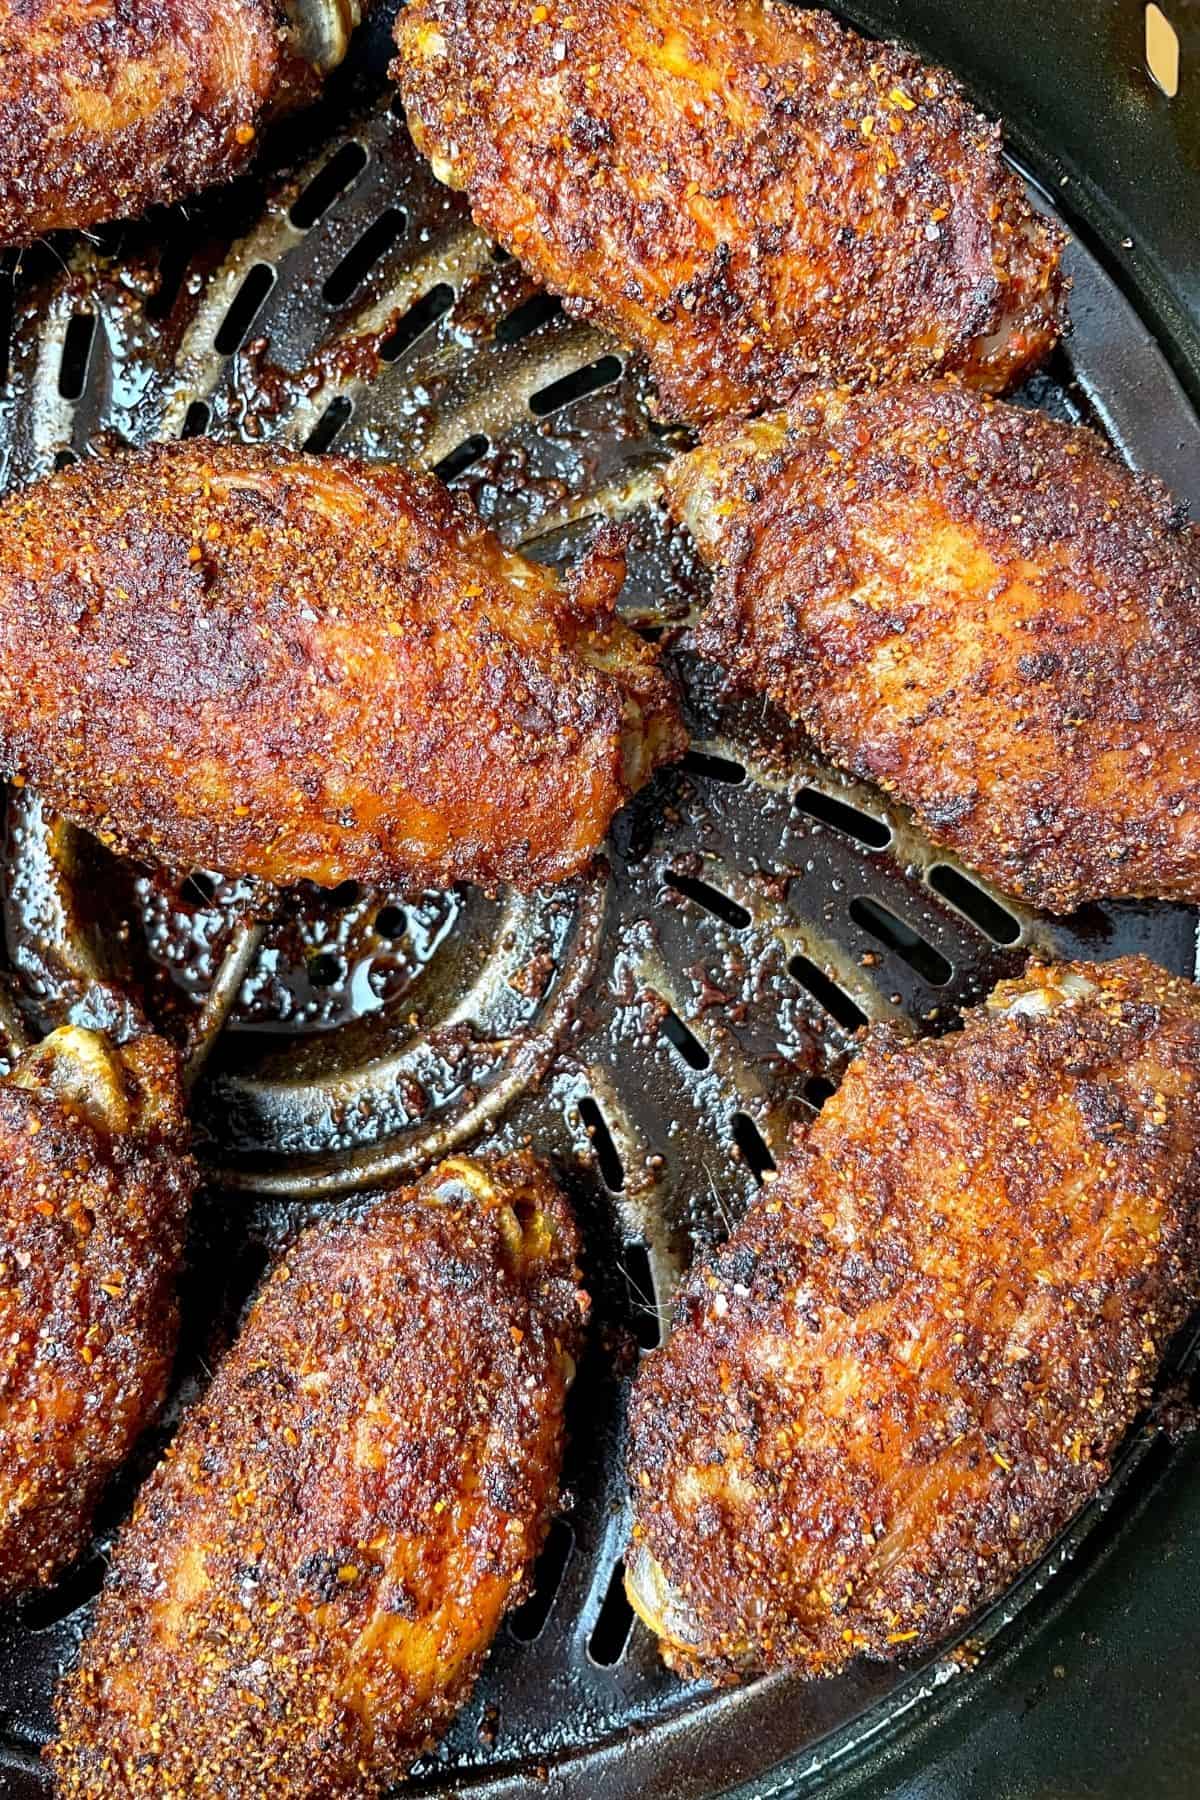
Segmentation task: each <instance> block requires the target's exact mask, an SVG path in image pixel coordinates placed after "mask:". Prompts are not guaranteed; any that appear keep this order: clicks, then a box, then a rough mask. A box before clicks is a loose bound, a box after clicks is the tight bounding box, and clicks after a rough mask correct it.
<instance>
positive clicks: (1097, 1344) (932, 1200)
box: [630, 957, 1200, 1675]
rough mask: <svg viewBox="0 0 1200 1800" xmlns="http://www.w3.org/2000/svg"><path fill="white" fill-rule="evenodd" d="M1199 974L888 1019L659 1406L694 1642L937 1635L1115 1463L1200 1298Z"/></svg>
mask: <svg viewBox="0 0 1200 1800" xmlns="http://www.w3.org/2000/svg"><path fill="white" fill-rule="evenodd" d="M1198 1090H1200V994H1198V992H1197V990H1196V989H1195V988H1194V987H1193V986H1192V984H1191V983H1189V982H1185V981H1180V980H1175V979H1172V978H1171V977H1169V976H1167V975H1166V974H1165V973H1164V972H1163V971H1162V970H1161V969H1158V968H1156V967H1154V965H1152V964H1151V963H1148V962H1147V961H1145V960H1144V959H1142V958H1136V957H1134V958H1127V959H1124V960H1122V961H1119V962H1114V963H1109V964H1076V965H1057V966H1054V965H1049V966H1047V965H1041V966H1039V965H1034V966H1032V967H1031V968H1030V969H1029V970H1028V971H1027V973H1026V974H1025V975H1024V976H1023V977H1022V978H1021V979H1019V980H1017V981H1010V982H1004V983H1002V984H1001V985H1000V986H999V987H998V988H997V989H996V990H995V992H994V993H993V995H992V996H991V998H990V1000H989V1001H988V1003H987V1005H986V1006H985V1007H981V1008H978V1009H976V1010H975V1011H973V1012H969V1013H968V1014H967V1015H966V1018H965V1027H964V1029H963V1030H962V1031H961V1032H959V1033H956V1034H953V1035H951V1036H948V1037H944V1038H941V1039H939V1040H937V1041H936V1042H928V1041H927V1042H921V1043H905V1042H903V1041H902V1040H901V1039H900V1038H899V1036H898V1035H895V1034H894V1029H893V1032H889V1031H888V1030H886V1029H876V1030H875V1031H873V1032H871V1033H870V1034H868V1036H867V1038H866V1041H865V1044H864V1047H863V1050H862V1054H861V1056H860V1057H859V1059H858V1060H857V1062H855V1063H854V1064H853V1065H852V1067H851V1069H850V1071H849V1073H848V1074H847V1076H846V1078H845V1080H844V1082H843V1084H842V1086H841V1088H840V1090H839V1091H838V1093H837V1094H836V1095H835V1096H834V1097H833V1098H832V1099H831V1100H829V1101H828V1102H827V1104H826V1106H825V1108H824V1111H823V1112H822V1113H821V1115H820V1117H819V1118H818V1119H817V1120H816V1121H815V1122H814V1123H813V1124H812V1126H811V1127H810V1128H809V1129H808V1131H807V1133H806V1135H804V1136H803V1137H802V1138H801V1139H800V1140H799V1142H798V1143H797V1145H796V1147H795V1150H794V1152H793V1154H792V1156H791V1157H790V1158H789V1160H788V1161H787V1163H786V1164H785V1166H784V1167H783V1168H782V1169H781V1170H780V1173H779V1177H778V1179H777V1181H776V1182H775V1183H774V1185H773V1186H771V1187H770V1188H769V1189H767V1191H766V1192H765V1194H764V1195H763V1197H762V1198H761V1199H760V1200H759V1201H758V1202H757V1203H756V1204H755V1205H754V1206H753V1207H752V1208H751V1210H750V1212H749V1213H748V1214H747V1216H746V1218H745V1219H744V1220H743V1222H742V1223H741V1225H740V1226H739V1227H738V1228H737V1230H736V1231H735V1232H734V1234H733V1236H732V1238H731V1239H730V1241H729V1243H728V1244H727V1245H726V1246H725V1247H724V1248H723V1249H722V1250H720V1251H718V1252H717V1254H716V1255H715V1256H714V1257H713V1258H712V1259H711V1261H709V1262H707V1263H706V1264H705V1265H704V1266H702V1267H701V1268H699V1269H697V1270H696V1271H695V1273H694V1274H693V1275H692V1276H691V1278H690V1279H689V1281H688V1282H687V1284H686V1286H685V1288H684V1290H683V1292H682V1295H681V1297H680V1300H679V1303H678V1306H677V1310H676V1326H675V1332H674V1335H673V1337H672V1338H671V1340H670V1342H669V1343H668V1345H667V1347H666V1348H665V1349H664V1350H662V1351H660V1352H658V1353H657V1354H656V1355H654V1356H652V1357H651V1358H649V1359H648V1361H647V1363H646V1365H645V1367H644V1369H643V1371H642V1373H641V1374H640V1376H639V1378H638V1382H637V1386H636V1389H635V1394H634V1401H633V1428H632V1430H633V1435H632V1449H631V1453H630V1472H631V1478H632V1482H633V1490H634V1504H635V1511H636V1526H635V1541H634V1548H633V1552H632V1555H631V1563H630V1568H631V1582H632V1586H633V1591H634V1593H635V1595H636V1597H637V1599H638V1604H639V1605H640V1606H641V1607H642V1609H643V1610H644V1611H646V1612H647V1613H649V1614H650V1615H651V1616H652V1617H653V1618H654V1620H655V1622H656V1623H657V1624H659V1625H660V1627H662V1628H664V1629H665V1631H666V1633H667V1636H668V1638H669V1639H673V1640H674V1641H669V1642H668V1644H667V1646H666V1654H667V1657H668V1660H670V1661H673V1662H675V1663H677V1664H678V1665H679V1666H681V1667H683V1668H688V1667H691V1666H693V1665H698V1666H700V1667H711V1668H713V1669H715V1670H717V1671H718V1672H719V1671H725V1672H729V1671H731V1670H742V1669H745V1668H771V1667H777V1666H781V1665H787V1664H793V1665H795V1666H797V1667H798V1668H799V1669H801V1670H804V1671H806V1672H807V1673H810V1674H814V1675H816V1674H827V1673H830V1672H833V1671H835V1670H837V1669H839V1668H840V1667H841V1666H842V1665H843V1664H844V1663H845V1662H846V1661H847V1659H848V1658H850V1657H851V1656H853V1655H855V1654H857V1653H859V1652H866V1653H867V1654H868V1655H870V1656H873V1657H891V1656H895V1655H899V1654H908V1653H909V1652H913V1653H916V1652H920V1651H923V1650H926V1649H928V1648H930V1647H931V1646H932V1645H934V1644H936V1643H937V1642H938V1641H939V1640H940V1639H942V1638H943V1637H944V1636H945V1635H946V1634H947V1633H948V1632H950V1631H952V1630H953V1629H954V1627H955V1626H956V1625H958V1624H959V1623H960V1622H961V1621H962V1620H964V1619H965V1618H966V1617H967V1616H968V1615H969V1614H970V1613H971V1612H972V1611H973V1610H974V1609H975V1608H976V1607H978V1606H979V1605H981V1604H982V1603H983V1602H985V1601H987V1600H990V1599H991V1598H993V1597H994V1596H996V1595H997V1594H998V1593H999V1592H1000V1591H1001V1590H1002V1589H1003V1588H1004V1587H1005V1586H1006V1585H1007V1584H1008V1583H1009V1582H1010V1581H1011V1580H1012V1579H1013V1578H1014V1577H1015V1576H1016V1575H1017V1574H1019V1573H1020V1571H1021V1570H1023V1569H1025V1568H1027V1567H1028V1566H1029V1565H1030V1564H1031V1563H1032V1562H1033V1561H1034V1560H1035V1559H1036V1558H1037V1557H1038V1556H1039V1555H1040V1554H1041V1552H1042V1551H1043V1550H1044V1549H1045V1547H1046V1545H1047V1544H1048V1543H1049V1542H1050V1540H1051V1539H1052V1538H1053V1537H1054V1536H1055V1535H1056V1534H1057V1533H1058V1532H1059V1531H1060V1530H1061V1529H1062V1528H1063V1527H1064V1526H1065V1525H1066V1524H1067V1522H1068V1521H1069V1520H1070V1518H1071V1517H1072V1515H1073V1514H1074V1513H1075V1512H1076V1511H1077V1509H1078V1508H1079V1507H1080V1506H1081V1505H1082V1503H1083V1502H1084V1501H1085V1500H1087V1499H1088V1497H1089V1496H1090V1495H1092V1494H1094V1493H1095V1492H1096V1490H1097V1489H1098V1488H1099V1487H1100V1486H1101V1485H1102V1483H1103V1482H1104V1481H1105V1480H1106V1479H1107V1476H1108V1472H1109V1467H1110V1462H1111V1458H1112V1455H1113V1452H1114V1450H1115V1448H1116V1446H1117V1445H1118V1443H1119V1441H1120V1439H1121V1437H1122V1435H1123V1434H1124V1432H1125V1431H1126V1429H1127V1427H1128V1426H1129V1424H1130V1421H1131V1420H1132V1419H1133V1417H1134V1415H1135V1414H1136V1413H1137V1411H1138V1410H1139V1409H1140V1408H1141V1407H1142V1406H1143V1405H1144V1403H1145V1401H1146V1399H1147V1396H1148V1393H1149V1389H1150V1384H1151V1381H1152V1379H1153V1376H1154V1372H1155V1368H1156V1365H1157V1363H1158V1360H1159V1357H1160V1355H1161V1352H1162V1350H1163V1347H1164V1345H1165V1344H1166V1342H1167V1340H1168V1339H1169V1338H1170V1336H1171V1335H1172V1333H1173V1332H1174V1331H1175V1330H1176V1328H1177V1327H1178V1326H1179V1325H1180V1324H1181V1323H1182V1322H1183V1320H1184V1317H1185V1315H1186V1313H1187V1311H1188V1310H1189V1308H1190V1307H1191V1305H1192V1304H1193V1303H1194V1301H1195V1299H1196V1297H1197V1291H1198V1284H1200V1267H1198V1263H1197V1252H1198V1250H1200V1241H1198V1231H1197V1226H1198V1217H1197V1213H1198V1207H1200V1130H1198V1124H1197V1120H1198V1113H1197V1099H1198Z"/></svg>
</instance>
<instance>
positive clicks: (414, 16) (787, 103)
mask: <svg viewBox="0 0 1200 1800" xmlns="http://www.w3.org/2000/svg"><path fill="white" fill-rule="evenodd" d="M396 32H397V41H398V43H399V47H400V55H399V57H398V59H397V62H396V64H395V65H394V71H393V72H394V73H395V75H396V78H397V80H398V81H399V83H400V88H401V93H402V95H403V98H404V102H405V105H406V108H407V112H408V120H409V126H410V128H411V130H412V133H413V136H414V138H415V139H416V142H417V145H418V147H419V148H420V149H421V150H423V151H424V152H425V154H426V155H428V156H429V157H430V159H431V160H432V163H433V167H434V170H435V172H436V173H437V174H438V175H439V176H440V177H441V178H442V179H443V180H444V181H447V182H449V183H450V184H451V185H452V186H455V187H460V188H464V189H465V190H466V193H467V196H468V198H469V200H470V203H471V207H472V210H473V212H474V214H475V217H476V219H477V220H478V221H479V222H480V224H481V225H482V226H483V227H484V229H485V230H487V231H490V232H493V233H494V234H495V235H496V237H498V238H499V240H500V242H501V243H502V244H503V245H504V246H505V248H506V249H508V250H510V251H512V253H513V254H514V255H516V256H519V257H520V258H521V260H522V261H523V262H524V263H525V264H526V266H527V267H528V268H529V269H530V270H531V271H532V272H533V274H534V275H536V276H537V278H538V279H539V280H540V281H542V282H544V283H545V284H546V286H547V287H549V288H550V289H551V290H552V291H553V292H555V293H559V294H564V295H566V296H568V305H569V308H570V310H572V311H574V312H576V313H580V314H583V315H585V316H587V317H591V318H594V319H596V320H597V321H598V322H601V323H603V324H605V325H607V326H608V327H610V329H611V330H613V331H614V332H615V333H616V334H617V336H618V337H620V338H621V339H623V340H624V341H625V342H626V343H629V344H632V345H633V346H635V347H636V348H637V349H639V350H641V351H643V352H644V353H645V354H646V355H647V357H648V358H649V361H650V365H651V368H652V370H653V373H654V375H655V378H656V380H657V384H658V391H659V395H660V398H661V402H662V405H663V408H664V410H665V411H667V412H668V413H670V414H671V415H672V416H677V417H682V418H686V419H692V420H702V419H705V418H710V417H713V416H716V415H719V414H724V413H742V412H753V411H756V410H759V409H761V408H763V407H765V406H771V405H779V404H780V403H781V401H783V400H784V399H786V397H787V396H788V394H789V393H791V392H792V391H794V390H795V389H796V388H797V387H798V386H799V385H800V384H801V383H802V382H804V381H806V380H808V379H810V378H814V377H815V378H819V379H820V380H822V381H824V382H837V381H843V380H856V381H857V380H883V379H892V378H895V377H899V376H904V375H916V376H921V375H929V374H934V373H936V372H938V371H939V370H947V371H949V370H957V371H961V373H962V374H963V375H964V376H965V377H966V379H967V380H969V381H971V382H973V383H975V384H977V385H978V386H980V387H983V388H988V389H993V390H1000V389H1002V388H1004V387H1007V386H1008V385H1010V384H1011V383H1013V382H1015V381H1016V380H1018V379H1019V378H1020V376H1021V375H1023V374H1024V373H1025V372H1026V371H1028V370H1029V369H1030V368H1031V367H1032V366H1033V365H1034V364H1035V363H1036V362H1038V361H1039V360H1040V359H1041V358H1042V357H1043V356H1044V355H1045V353H1046V351H1047V350H1048V349H1049V348H1050V347H1051V345H1052V344H1053V343H1054V341H1055V339H1056V338H1057V336H1058V334H1059V330H1060V327H1061V322H1062V307H1063V300H1064V295H1065V284H1064V281H1063V278H1062V276H1061V273H1060V270H1059V257H1060V253H1061V248H1062V243H1061V238H1060V235H1059V233H1058V231H1057V229H1056V228H1055V227H1054V226H1052V225H1050V224H1049V223H1047V222H1046V221H1045V220H1044V219H1043V218H1042V217H1041V216H1040V215H1039V214H1037V213H1035V212H1034V211H1033V209H1032V208H1031V206H1030V205H1029V202H1028V200H1027V199H1026V197H1025V194H1024V191H1023V189H1022V187H1021V185H1020V182H1019V181H1018V180H1017V178H1016V176H1015V175H1014V174H1013V173H1012V172H1011V170H1010V169H1009V168H1008V167H1007V166H1006V165H1005V163H1004V160H1003V157H1002V155H1001V150H1000V132H999V128H998V127H997V126H994V125H991V124H989V123H988V122H987V121H986V120H985V119H983V118H981V117H980V116H979V114H978V113H976V112H975V110H974V109H973V108H972V107H971V106H970V104H969V103H968V102H967V100H966V99H965V98H964V96H963V93H962V90H961V89H960V87H959V86H958V84H957V82H956V81H955V80H954V79H953V77H952V76H950V75H948V74H947V73H946V72H945V70H943V69H933V68H928V67H926V66H925V65H924V64H922V63H920V62H919V61H918V60H917V59H916V58H915V57H913V56H911V55H909V54H908V53H907V52H905V51H903V50H900V49H898V48H896V47H895V46H894V45H885V44H878V43H870V42H868V41H867V40H866V39H864V38H861V37H859V36H858V35H857V33H855V32H853V31H849V30H847V29H846V28H845V27H844V26H841V25H839V24H838V23H837V22H836V21H835V20H834V19H833V18H831V17H830V15H829V14H828V13H824V12H803V11H800V10H798V9H795V8H793V7H790V6H785V5H775V4H771V0H766V3H765V4H763V3H761V0H705V4H704V5H698V4H695V3H694V0H690V3H689V0H683V3H682V4H676V3H675V0H672V3H671V4H669V5H668V4H667V0H579V3H578V4H577V3H576V0H549V4H548V5H546V6H530V5H528V4H527V0H415V4H412V5H409V6H406V7H405V8H404V9H403V10H402V11H401V13H400V15H399V19H398V21H397V26H396Z"/></svg>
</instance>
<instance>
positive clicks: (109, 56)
mask: <svg viewBox="0 0 1200 1800" xmlns="http://www.w3.org/2000/svg"><path fill="white" fill-rule="evenodd" d="M317 86H318V78H317V76H316V74H315V72H314V71H313V70H312V69H311V68H310V66H309V65H308V64H307V63H305V62H303V61H301V60H299V59H298V58H297V57H296V56H295V55H294V54H293V52H292V51H291V50H290V49H289V48H288V21H287V15H286V13H285V11H284V9H283V7H282V5H277V4H275V0H224V3H223V4H222V5H220V6H212V5H210V4H208V3H207V0H125V3H124V4H116V3H115V0H100V3H99V4H97V0H0V244H25V243H29V242H31V241H32V240H33V239H34V238H37V237H40V236H41V235H42V234H43V233H44V232H47V231H60V230H64V229H77V228H79V227H82V226H87V225H94V224H97V223H98V222H99V221H101V220H104V219H119V218H129V217H132V216H134V215H136V214H139V213H142V212H144V211H145V210H146V208H147V207H149V206H152V205H156V204H158V203H160V202H163V203H165V202H170V201H173V200H180V199H183V198H184V197H185V196H186V195H188V194H191V193H195V192H196V191H197V190H198V189H200V188H203V187H208V186H210V185H212V184H213V183H215V182H219V181H229V180H231V179H232V178H233V177H234V176H235V175H238V174H240V173H241V172H242V171H243V170H244V169H245V168H246V167H247V165H248V164H249V162H250V160H251V158H252V157H253V156H254V154H255V152H256V149H257V137H258V133H259V132H260V130H261V129H262V127H263V126H264V124H265V123H266V122H267V121H268V120H269V119H270V118H271V117H272V116H273V114H274V113H276V112H278V111H280V110H282V109H283V108H284V107H287V106H290V105H294V104H297V103H298V102H300V101H302V100H304V99H308V98H310V97H313V96H315V94H316V92H317Z"/></svg>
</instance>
